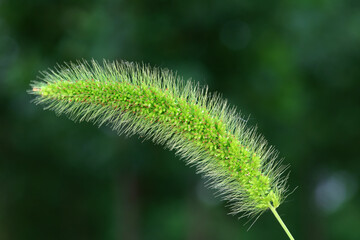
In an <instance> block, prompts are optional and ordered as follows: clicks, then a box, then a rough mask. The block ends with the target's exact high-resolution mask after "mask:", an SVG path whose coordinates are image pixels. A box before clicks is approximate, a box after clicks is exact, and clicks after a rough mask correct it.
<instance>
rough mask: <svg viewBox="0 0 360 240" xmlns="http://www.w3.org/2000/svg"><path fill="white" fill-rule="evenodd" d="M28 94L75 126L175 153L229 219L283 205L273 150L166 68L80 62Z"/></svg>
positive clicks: (52, 73) (211, 97) (222, 103)
mask: <svg viewBox="0 0 360 240" xmlns="http://www.w3.org/2000/svg"><path fill="white" fill-rule="evenodd" d="M29 93H31V94H34V95H36V98H35V100H34V101H35V103H36V104H44V105H45V108H46V109H50V110H53V111H55V112H56V113H57V114H66V115H67V116H68V117H69V118H70V119H72V120H74V121H91V122H94V123H96V124H98V125H99V126H101V125H102V124H107V125H109V126H111V128H112V129H113V130H115V131H116V132H117V133H118V134H121V133H125V134H127V135H133V134H138V135H140V136H144V137H145V139H151V140H153V141H154V142H155V143H157V144H163V145H164V146H165V147H166V148H168V149H170V150H175V151H176V153H177V154H179V155H180V156H181V157H182V158H183V159H184V160H185V161H186V163H188V164H190V165H192V166H196V168H197V171H198V172H200V173H202V174H203V175H204V176H205V177H207V179H208V183H209V184H208V185H209V186H210V187H212V188H214V189H216V190H217V193H218V195H220V196H221V197H222V198H223V199H224V200H227V201H229V203H230V208H231V213H232V214H238V213H242V214H243V215H245V216H254V215H256V214H260V213H262V212H263V211H265V210H266V209H268V208H269V206H273V207H275V208H276V207H278V206H279V205H280V203H281V202H282V201H283V200H284V194H285V192H286V177H284V176H283V173H284V171H285V168H284V167H282V166H280V163H281V161H278V160H277V155H278V153H277V151H275V150H274V149H273V148H272V147H269V146H268V144H267V142H266V140H265V139H264V138H263V137H262V136H261V135H259V134H258V133H257V130H256V128H251V127H248V126H247V121H246V120H245V119H244V118H243V117H242V116H241V115H240V114H239V113H237V111H236V109H235V107H232V106H229V104H228V103H227V102H226V100H223V99H221V97H220V96H219V95H216V94H211V93H209V92H208V90H207V88H206V87H200V86H199V85H198V84H195V83H193V82H191V81H187V82H185V81H183V80H182V79H181V78H180V77H178V76H177V75H175V74H174V73H172V72H171V71H169V70H166V69H158V68H151V67H149V66H147V65H143V64H136V63H129V62H109V61H104V62H103V64H102V65H100V64H98V63H97V62H95V61H91V62H90V63H89V62H86V61H81V62H77V63H76V64H74V63H70V64H65V65H64V66H58V67H57V68H55V69H54V70H48V71H45V72H43V77H42V81H41V82H34V83H33V84H32V90H30V91H29Z"/></svg>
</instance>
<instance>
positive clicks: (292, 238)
mask: <svg viewBox="0 0 360 240" xmlns="http://www.w3.org/2000/svg"><path fill="white" fill-rule="evenodd" d="M269 208H270V210H271V211H272V213H273V214H274V216H275V217H276V219H277V220H278V221H279V223H280V225H281V226H282V228H283V229H284V231H285V232H286V234H287V235H288V237H289V238H290V239H291V240H295V239H294V237H293V236H292V235H291V233H290V231H289V229H288V228H287V227H286V225H285V223H284V222H283V221H282V219H281V217H280V216H279V214H278V213H277V211H276V209H275V208H274V207H273V206H272V205H271V204H269Z"/></svg>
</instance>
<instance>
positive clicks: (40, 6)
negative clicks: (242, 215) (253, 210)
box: [0, 0, 360, 240]
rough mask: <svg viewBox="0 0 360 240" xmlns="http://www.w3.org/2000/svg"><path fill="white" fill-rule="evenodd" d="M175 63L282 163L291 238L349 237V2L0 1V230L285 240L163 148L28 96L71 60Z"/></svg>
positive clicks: (355, 127)
mask: <svg viewBox="0 0 360 240" xmlns="http://www.w3.org/2000/svg"><path fill="white" fill-rule="evenodd" d="M82 58H84V59H91V58H94V59H96V60H100V61H101V60H102V59H103V58H105V59H109V60H115V59H123V60H128V61H143V62H145V63H150V64H151V65H152V66H157V67H164V68H170V69H173V70H176V71H177V72H178V73H179V74H180V75H182V76H183V77H184V78H185V79H188V78H190V77H191V78H192V79H194V80H196V81H199V82H200V83H201V84H203V85H205V84H206V85H209V88H210V90H211V91H218V92H221V93H222V94H223V96H224V97H225V98H227V99H228V100H229V101H230V103H232V104H234V105H236V106H238V108H239V109H240V110H241V111H242V113H243V114H245V115H249V114H251V115H250V124H252V125H255V124H257V125H258V127H259V131H260V132H261V133H263V134H264V135H265V136H266V138H267V139H268V141H269V142H270V143H271V144H272V145H275V146H276V148H277V149H279V150H280V152H281V157H284V158H285V163H289V164H290V165H291V175H290V180H289V185H290V189H293V188H295V187H296V186H298V188H297V190H296V191H295V192H294V193H293V194H292V195H290V196H289V197H288V198H287V201H286V202H285V203H284V204H283V205H281V206H280V208H279V209H278V211H279V213H280V215H281V216H282V217H283V219H284V221H285V222H286V223H287V225H288V227H289V229H290V230H291V231H292V233H293V235H294V236H295V238H297V239H317V240H321V239H342V240H346V239H360V227H359V226H360V200H359V184H358V182H359V172H360V171H359V170H360V169H359V167H360V161H359V160H360V159H359V154H358V151H359V147H360V145H359V144H360V136H359V135H360V134H359V131H360V127H359V123H360V94H359V90H360V1H355V0H352V1H351V0H350V1H343V0H328V1H325V0H311V1H310V0H304V1H298V2H290V1H281V0H274V1H266V0H255V1H250V0H246V1H245V0H238V1H236V0H221V1H220V0H217V1H215V0H213V1H198V0H191V1H190V0H182V1H180V0H179V1H165V0H153V1H145V0H144V1H140V0H132V1H116V0H104V1H100V0H99V1H95V0H80V1H73V0H67V1H60V0H58V1H49V0H32V1H25V0H24V1H19V0H0V115H1V118H0V239H1V240H21V239H27V240H28V239H37V240H38V239H67V240H71V239H74V240H75V239H76V240H79V239H80V240H81V239H109V240H114V239H131V240H136V239H156V240H161V239H175V240H176V239H208V240H212V239H214V240H215V239H221V240H226V239H229V240H234V239H286V235H285V233H284V232H283V230H282V229H281V227H280V225H279V224H278V223H277V222H276V220H275V218H274V217H273V216H272V214H271V213H270V212H266V213H265V214H263V215H262V216H261V217H260V219H259V220H258V221H257V222H256V223H255V224H254V226H253V227H252V228H251V229H250V230H249V231H247V228H248V227H249V226H250V224H251V223H248V224H247V225H245V226H243V225H244V224H245V223H246V222H247V220H246V219H240V220H237V218H236V217H233V216H230V215H227V213H228V209H227V208H226V203H223V202H220V201H219V200H218V199H217V198H215V197H213V191H210V190H207V189H206V188H205V187H204V180H203V179H202V178H201V177H200V176H199V175H196V174H195V169H194V168H189V167H187V166H185V164H184V163H183V162H182V161H180V160H179V159H178V158H177V157H176V156H174V153H173V152H168V151H167V150H163V149H162V146H154V145H153V144H152V143H151V142H143V143H142V142H141V140H139V139H138V138H137V137H131V138H126V137H125V136H120V137H119V136H117V135H116V134H115V133H114V132H112V131H111V130H110V129H109V128H108V127H101V128H97V127H96V126H93V125H92V124H91V123H81V124H79V123H74V122H72V121H70V120H68V119H67V118H66V117H64V116H61V117H60V118H59V117H57V116H56V115H55V114H54V113H53V112H48V111H43V110H42V108H41V107H39V106H35V105H34V104H31V103H30V100H31V96H29V95H28V94H27V93H26V90H27V89H29V82H30V81H31V80H35V79H36V76H38V75H39V71H40V70H44V69H46V68H48V67H53V66H54V65H55V64H56V63H63V62H64V61H74V60H76V59H82Z"/></svg>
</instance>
